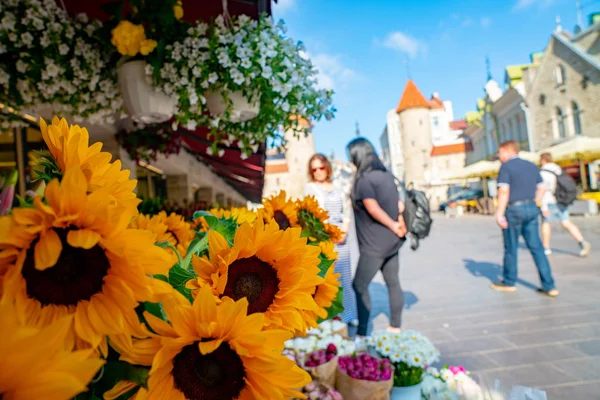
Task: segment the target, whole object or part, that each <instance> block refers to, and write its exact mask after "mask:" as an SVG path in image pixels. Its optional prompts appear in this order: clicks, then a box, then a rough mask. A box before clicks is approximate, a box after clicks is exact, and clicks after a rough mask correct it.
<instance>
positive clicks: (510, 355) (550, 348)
mask: <svg viewBox="0 0 600 400" xmlns="http://www.w3.org/2000/svg"><path fill="white" fill-rule="evenodd" d="M487 356H488V357H489V358H491V359H492V360H494V361H495V362H496V363H497V364H498V365H502V366H505V367H507V366H513V365H523V364H534V363H537V362H547V361H556V360H567V359H570V358H581V357H584V356H585V354H582V353H581V352H579V351H576V350H575V349H573V348H571V347H569V346H568V345H555V344H552V345H545V346H538V347H524V348H517V349H513V350H503V351H499V352H494V353H488V354H487Z"/></svg>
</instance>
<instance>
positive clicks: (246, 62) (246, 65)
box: [241, 58, 252, 69]
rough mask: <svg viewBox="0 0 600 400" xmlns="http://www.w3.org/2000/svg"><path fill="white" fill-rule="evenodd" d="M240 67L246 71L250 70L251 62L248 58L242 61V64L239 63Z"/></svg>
mask: <svg viewBox="0 0 600 400" xmlns="http://www.w3.org/2000/svg"><path fill="white" fill-rule="evenodd" d="M241 66H242V68H246V69H248V68H250V67H251V66H252V62H251V61H250V59H248V58H246V59H243V60H242V62H241Z"/></svg>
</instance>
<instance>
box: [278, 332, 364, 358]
mask: <svg viewBox="0 0 600 400" xmlns="http://www.w3.org/2000/svg"><path fill="white" fill-rule="evenodd" d="M331 344H333V345H334V346H335V347H336V348H337V354H338V355H340V356H347V355H350V354H353V353H355V352H356V345H355V344H354V342H353V341H352V340H348V339H346V338H344V337H342V336H341V335H338V334H334V335H330V336H325V337H322V338H319V337H317V336H313V335H310V336H306V337H298V338H294V339H290V340H288V341H287V342H285V347H286V349H290V350H293V351H294V352H295V353H296V354H299V355H300V354H308V353H312V352H314V351H317V350H322V349H326V348H327V346H329V345H331Z"/></svg>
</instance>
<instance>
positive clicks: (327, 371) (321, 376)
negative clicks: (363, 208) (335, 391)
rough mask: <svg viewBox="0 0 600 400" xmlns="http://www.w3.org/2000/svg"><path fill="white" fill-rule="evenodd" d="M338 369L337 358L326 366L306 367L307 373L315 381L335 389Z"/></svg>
mask: <svg viewBox="0 0 600 400" xmlns="http://www.w3.org/2000/svg"><path fill="white" fill-rule="evenodd" d="M337 367H338V358H337V356H336V357H334V358H332V359H331V360H329V361H327V362H326V363H325V364H321V365H319V366H317V367H304V369H305V370H306V371H308V373H309V374H310V376H312V378H313V380H314V381H319V382H322V383H324V384H325V385H329V386H331V387H335V378H336V374H335V372H336V371H337Z"/></svg>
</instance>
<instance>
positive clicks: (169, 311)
mask: <svg viewBox="0 0 600 400" xmlns="http://www.w3.org/2000/svg"><path fill="white" fill-rule="evenodd" d="M248 307H249V305H248V300H247V299H245V298H244V299H241V300H238V301H236V302H234V301H232V300H226V301H222V302H220V304H217V299H215V297H214V296H213V295H212V293H211V291H210V289H209V288H208V287H204V288H202V289H200V290H199V291H198V294H197V297H196V299H195V301H194V303H193V304H191V305H190V304H189V303H188V304H187V305H184V304H183V303H180V304H176V303H174V302H166V303H165V305H164V309H165V313H166V316H167V318H168V320H169V321H170V324H168V323H167V322H164V321H163V320H161V319H159V318H156V317H154V316H153V315H151V314H148V313H145V317H146V319H147V321H148V324H149V325H150V327H151V328H152V330H153V331H154V332H156V335H153V336H152V337H150V338H149V339H146V340H139V341H136V342H135V344H134V345H133V347H134V348H133V352H134V353H135V352H136V349H135V347H138V346H139V347H142V348H143V349H144V350H143V352H144V353H150V349H152V350H153V352H154V354H155V356H154V357H153V359H152V369H151V370H150V376H149V379H148V398H157V399H174V400H183V399H211V400H221V399H227V400H229V399H240V400H250V399H272V400H277V399H289V398H303V397H304V396H303V395H302V394H300V393H299V392H298V391H297V388H300V387H303V386H304V385H306V384H308V383H309V382H310V380H311V379H310V376H309V375H308V373H306V372H305V371H303V370H302V369H300V368H299V367H298V366H296V365H295V363H294V362H293V361H292V360H290V359H288V358H287V357H285V356H284V355H283V354H282V351H283V347H284V342H285V341H286V340H288V339H289V338H291V336H292V335H291V334H290V333H289V332H286V331H283V330H269V331H263V330H262V329H263V326H264V325H265V315H264V314H261V313H255V314H251V315H247V310H248ZM120 351H121V352H122V355H123V357H124V358H126V359H131V358H132V357H131V356H128V354H127V349H120ZM133 358H135V354H134V356H133ZM137 361H141V362H146V365H149V364H148V363H147V362H148V360H147V359H138V360H137ZM142 365H144V364H142ZM123 385H125V384H123Z"/></svg>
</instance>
